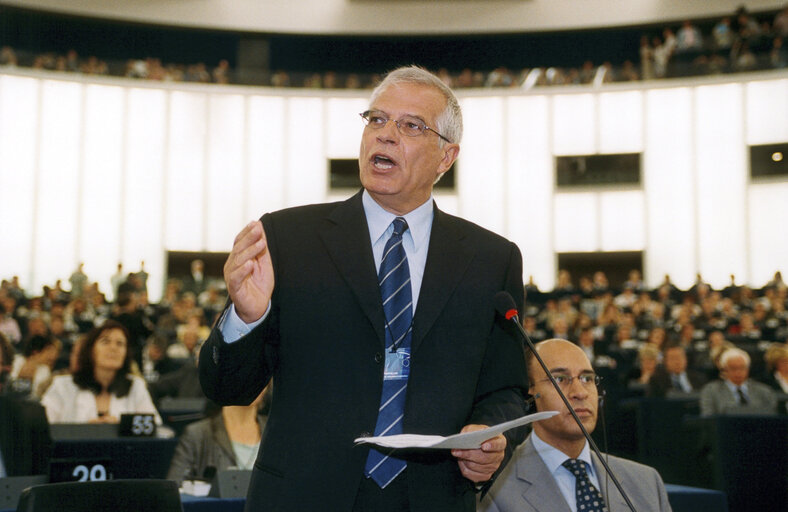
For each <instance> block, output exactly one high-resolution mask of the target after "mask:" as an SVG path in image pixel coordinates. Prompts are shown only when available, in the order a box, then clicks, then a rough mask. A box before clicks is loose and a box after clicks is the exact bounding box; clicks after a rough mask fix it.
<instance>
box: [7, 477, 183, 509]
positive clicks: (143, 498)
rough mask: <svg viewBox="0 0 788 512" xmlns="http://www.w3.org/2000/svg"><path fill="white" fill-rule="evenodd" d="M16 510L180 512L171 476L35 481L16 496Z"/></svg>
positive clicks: (175, 485)
mask: <svg viewBox="0 0 788 512" xmlns="http://www.w3.org/2000/svg"><path fill="white" fill-rule="evenodd" d="M16 510H17V512H51V511H53V510H56V511H58V512H83V511H86V510H89V511H91V512H138V511H142V510H144V511H146V512H182V511H183V507H182V506H181V496H180V494H179V493H178V485H177V484H176V483H175V482H172V481H170V480H110V481H105V482H69V483H59V484H45V485H36V486H33V487H30V488H28V489H25V491H23V492H22V495H21V496H20V497H19V504H18V505H17V508H16Z"/></svg>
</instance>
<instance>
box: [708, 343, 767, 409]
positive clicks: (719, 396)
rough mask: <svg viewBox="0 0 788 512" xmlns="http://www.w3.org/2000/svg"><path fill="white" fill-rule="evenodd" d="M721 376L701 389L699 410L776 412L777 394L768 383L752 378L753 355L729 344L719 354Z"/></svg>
mask: <svg viewBox="0 0 788 512" xmlns="http://www.w3.org/2000/svg"><path fill="white" fill-rule="evenodd" d="M719 367H720V376H721V377H722V379H718V380H715V381H712V382H709V383H708V384H706V385H705V386H703V389H701V391H700V414H701V416H710V415H712V414H774V413H776V412H777V395H776V394H775V392H774V390H772V388H770V387H769V386H767V385H766V384H761V383H760V382H755V381H754V380H752V379H750V355H749V354H748V353H747V352H745V351H744V350H742V349H739V348H729V349H728V350H726V351H725V352H723V353H722V355H721V356H720V362H719Z"/></svg>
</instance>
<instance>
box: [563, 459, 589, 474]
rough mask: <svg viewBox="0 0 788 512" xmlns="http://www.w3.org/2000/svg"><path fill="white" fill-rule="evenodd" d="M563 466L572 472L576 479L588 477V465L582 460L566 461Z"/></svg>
mask: <svg viewBox="0 0 788 512" xmlns="http://www.w3.org/2000/svg"><path fill="white" fill-rule="evenodd" d="M562 466H564V467H565V468H566V469H568V470H569V471H571V472H572V474H573V475H575V477H585V476H587V475H588V470H587V469H586V463H585V461H582V460H580V459H566V460H565V461H564V463H563V464H562Z"/></svg>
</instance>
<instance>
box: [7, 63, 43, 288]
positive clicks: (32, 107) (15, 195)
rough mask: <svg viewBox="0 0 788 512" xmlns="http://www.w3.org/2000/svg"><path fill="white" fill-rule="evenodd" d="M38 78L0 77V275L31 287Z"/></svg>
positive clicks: (35, 192)
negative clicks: (15, 279) (14, 277)
mask: <svg viewBox="0 0 788 512" xmlns="http://www.w3.org/2000/svg"><path fill="white" fill-rule="evenodd" d="M39 91H40V81H38V80H35V79H32V78H22V77H15V76H0V240H2V241H3V247H2V250H0V275H2V277H3V278H9V277H11V276H12V275H18V276H19V279H20V282H21V283H22V285H23V286H25V287H27V288H30V287H31V285H32V283H31V281H30V279H31V273H32V271H33V262H32V250H33V222H34V220H35V218H36V217H35V212H34V206H35V204H36V195H37V189H36V185H37V183H36V180H35V176H36V165H37V164H36V162H37V161H38V155H37V149H38V139H37V130H38V119H39V117H38V116H39V97H38V95H39Z"/></svg>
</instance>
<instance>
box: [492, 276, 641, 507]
mask: <svg viewBox="0 0 788 512" xmlns="http://www.w3.org/2000/svg"><path fill="white" fill-rule="evenodd" d="M493 302H494V304H495V311H497V312H498V314H499V315H501V316H502V317H503V318H505V319H506V320H510V321H511V322H512V323H513V324H514V325H516V326H517V330H518V331H519V332H520V335H521V336H522V337H523V339H524V340H525V341H526V343H527V344H528V348H530V349H531V352H533V354H534V357H535V358H536V360H537V361H539V365H540V366H541V367H542V369H543V370H544V372H545V375H547V378H548V380H549V381H550V383H551V384H552V385H553V387H554V388H555V390H556V392H558V396H560V397H561V400H563V402H564V405H566V408H567V409H568V410H569V413H570V414H571V415H572V418H574V420H575V423H577V426H578V427H580V431H581V432H583V437H585V438H586V441H588V445H589V446H590V447H591V450H593V452H594V453H595V454H596V456H597V458H598V459H599V461H600V462H601V463H602V466H604V468H605V472H606V473H607V474H608V475H609V476H610V479H611V480H613V483H614V484H615V486H616V488H617V489H618V492H620V493H621V496H623V497H624V501H626V502H627V505H629V509H630V510H631V511H632V512H636V511H635V506H634V505H633V504H632V501H630V499H629V496H627V493H626V492H624V488H623V487H621V483H620V482H619V481H618V478H616V475H614V474H613V470H611V469H610V466H608V464H607V462H606V461H605V458H604V457H602V452H600V451H599V448H598V447H597V445H596V443H595V442H594V440H593V439H591V435H590V434H589V433H588V431H587V430H586V428H585V426H583V422H582V421H580V418H579V417H578V416H577V413H576V412H575V409H574V408H573V407H572V405H571V404H570V403H569V400H568V399H567V398H566V395H565V394H564V392H563V391H561V387H560V386H559V385H558V383H557V382H556V381H555V378H554V377H553V374H552V373H550V370H548V369H547V365H546V364H545V362H544V360H543V359H542V356H540V355H539V352H537V351H536V347H535V346H534V342H533V341H531V337H530V336H528V333H527V332H525V329H524V328H523V326H522V325H521V324H520V317H519V315H518V313H517V305H516V304H515V303H514V299H513V298H512V296H511V294H510V293H509V292H507V291H503V290H502V291H500V292H498V293H496V294H495V297H494V299H493ZM537 396H538V395H537ZM609 508H610V507H609V506H608V509H609Z"/></svg>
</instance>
